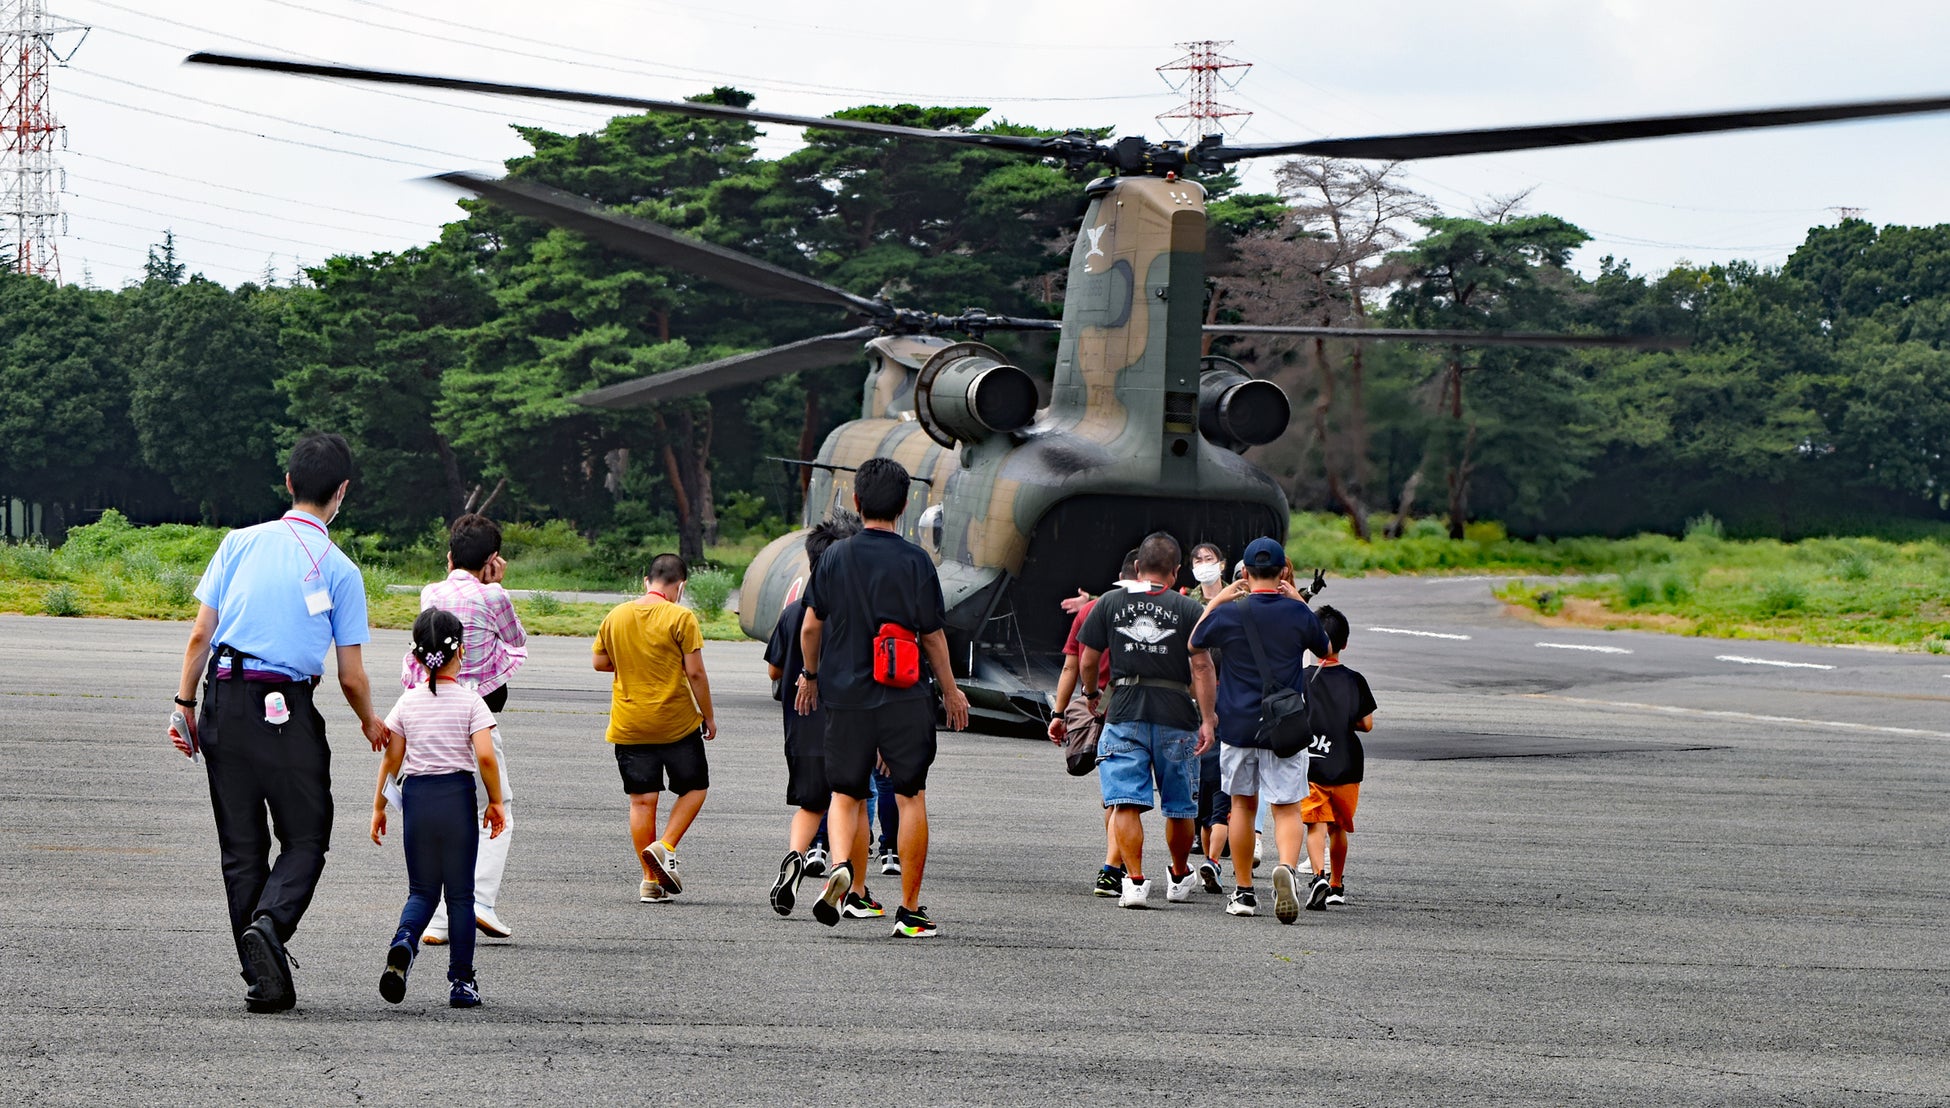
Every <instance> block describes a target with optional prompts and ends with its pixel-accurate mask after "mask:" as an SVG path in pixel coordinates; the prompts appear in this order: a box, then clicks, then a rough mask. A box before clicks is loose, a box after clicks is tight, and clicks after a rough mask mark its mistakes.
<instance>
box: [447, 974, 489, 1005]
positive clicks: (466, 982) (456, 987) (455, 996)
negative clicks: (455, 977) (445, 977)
mask: <svg viewBox="0 0 1950 1108" xmlns="http://www.w3.org/2000/svg"><path fill="white" fill-rule="evenodd" d="M480 1006H481V986H480V985H478V984H476V983H475V981H474V979H473V978H472V977H463V978H461V979H460V980H459V981H456V982H454V984H453V987H452V988H449V989H448V990H447V1007H449V1008H479V1007H480Z"/></svg>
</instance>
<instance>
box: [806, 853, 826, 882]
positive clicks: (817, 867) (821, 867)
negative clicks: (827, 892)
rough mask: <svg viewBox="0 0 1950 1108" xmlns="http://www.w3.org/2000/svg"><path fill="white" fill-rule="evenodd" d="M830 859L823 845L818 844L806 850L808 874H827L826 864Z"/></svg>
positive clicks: (809, 875) (817, 875) (815, 875)
mask: <svg viewBox="0 0 1950 1108" xmlns="http://www.w3.org/2000/svg"><path fill="white" fill-rule="evenodd" d="M829 861H830V859H829V858H828V857H827V855H826V848H825V847H823V846H816V847H813V848H812V849H811V850H808V851H806V876H807V877H824V876H826V866H827V863H828V862H829Z"/></svg>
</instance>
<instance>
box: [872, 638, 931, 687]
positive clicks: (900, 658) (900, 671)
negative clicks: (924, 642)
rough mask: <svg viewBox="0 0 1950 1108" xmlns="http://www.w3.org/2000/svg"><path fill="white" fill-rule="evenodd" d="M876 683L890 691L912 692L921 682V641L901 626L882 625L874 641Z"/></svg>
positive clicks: (874, 674)
mask: <svg viewBox="0 0 1950 1108" xmlns="http://www.w3.org/2000/svg"><path fill="white" fill-rule="evenodd" d="M873 679H874V680H875V681H878V682H880V683H881V684H883V685H886V686H888V687H889V688H895V689H908V688H913V687H914V686H915V685H916V684H918V683H919V682H920V680H921V642H920V639H919V638H918V637H917V636H916V635H915V634H914V632H912V631H909V630H908V629H907V628H905V627H902V626H901V625H900V624H898V623H883V624H881V625H880V633H879V634H878V635H875V636H874V637H873Z"/></svg>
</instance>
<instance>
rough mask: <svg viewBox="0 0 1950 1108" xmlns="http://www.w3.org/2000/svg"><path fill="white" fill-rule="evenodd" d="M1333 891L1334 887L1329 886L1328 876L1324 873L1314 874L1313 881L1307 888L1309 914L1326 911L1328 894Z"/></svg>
mask: <svg viewBox="0 0 1950 1108" xmlns="http://www.w3.org/2000/svg"><path fill="white" fill-rule="evenodd" d="M1331 889H1332V887H1331V886H1330V885H1328V884H1327V875H1326V874H1324V873H1316V874H1314V879H1313V881H1312V882H1311V883H1310V884H1308V886H1307V911H1309V912H1324V911H1326V910H1327V894H1328V892H1330V891H1331Z"/></svg>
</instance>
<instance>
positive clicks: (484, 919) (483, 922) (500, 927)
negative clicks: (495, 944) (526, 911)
mask: <svg viewBox="0 0 1950 1108" xmlns="http://www.w3.org/2000/svg"><path fill="white" fill-rule="evenodd" d="M474 926H475V927H477V928H479V929H480V932H481V934H483V935H486V936H487V937H488V938H490V939H505V938H507V937H508V936H510V935H513V934H514V930H513V929H512V928H510V927H509V926H508V925H507V924H505V923H502V922H501V917H500V916H497V915H495V914H494V909H492V908H483V907H481V906H480V905H479V904H476V905H474Z"/></svg>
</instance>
